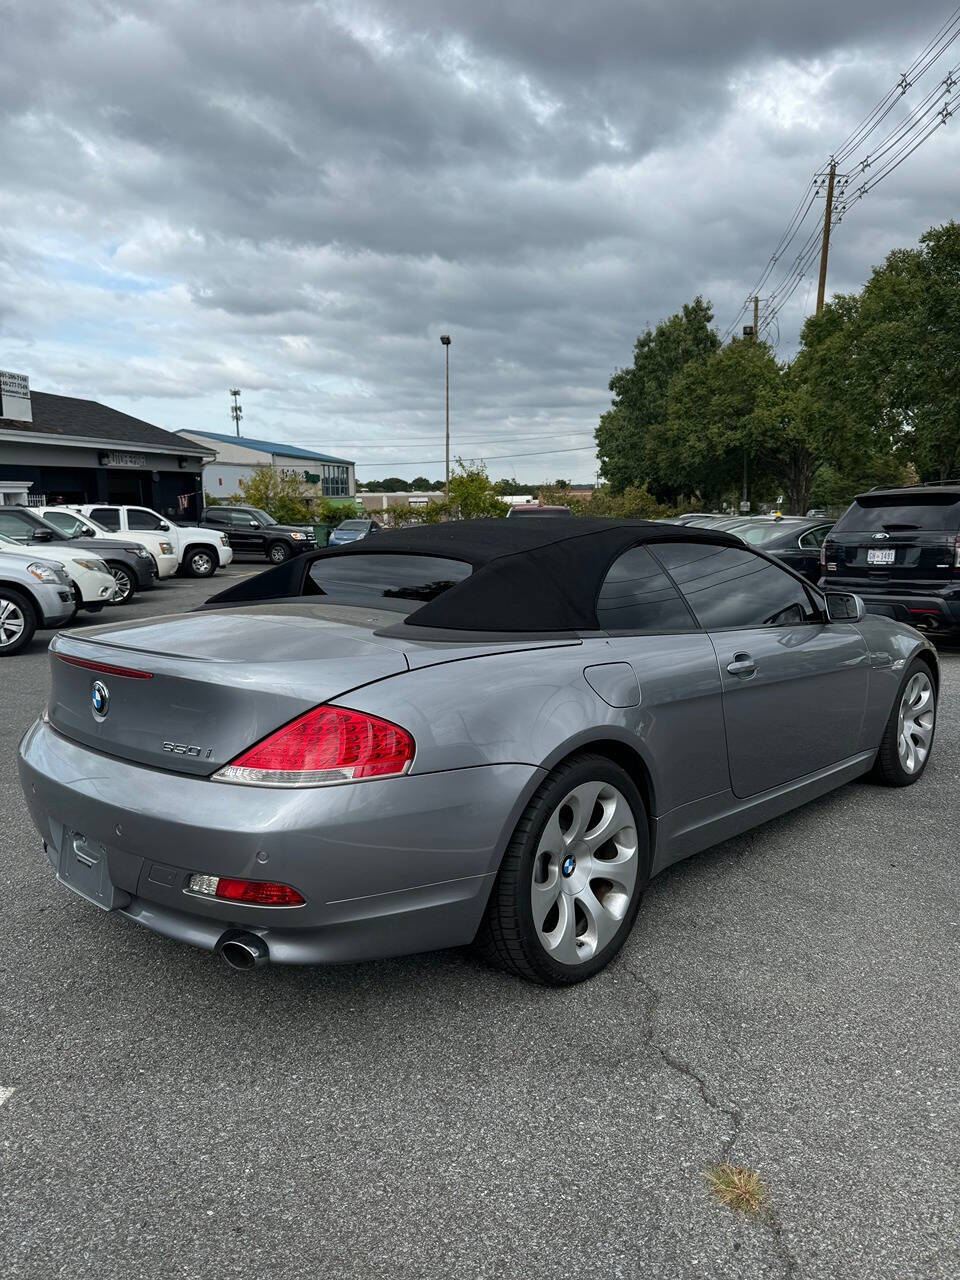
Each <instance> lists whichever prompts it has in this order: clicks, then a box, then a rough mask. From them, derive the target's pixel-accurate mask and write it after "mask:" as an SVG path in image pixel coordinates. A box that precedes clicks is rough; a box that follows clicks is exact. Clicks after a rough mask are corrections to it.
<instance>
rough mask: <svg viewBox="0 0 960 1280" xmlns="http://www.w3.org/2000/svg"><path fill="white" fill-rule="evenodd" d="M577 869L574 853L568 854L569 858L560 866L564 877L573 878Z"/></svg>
mask: <svg viewBox="0 0 960 1280" xmlns="http://www.w3.org/2000/svg"><path fill="white" fill-rule="evenodd" d="M576 869H577V860H576V858H575V857H574V856H573V854H572V853H569V854H567V856H566V857H565V858H564V860H563V862H562V864H561V866H560V870H561V871H562V872H563V874H564V876H572V875H573V873H574V871H576Z"/></svg>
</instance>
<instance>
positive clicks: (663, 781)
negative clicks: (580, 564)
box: [584, 546, 730, 813]
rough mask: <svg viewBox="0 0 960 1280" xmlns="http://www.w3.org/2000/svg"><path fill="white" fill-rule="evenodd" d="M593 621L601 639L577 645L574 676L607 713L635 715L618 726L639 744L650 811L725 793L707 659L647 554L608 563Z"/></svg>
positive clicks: (722, 748) (635, 552)
mask: <svg viewBox="0 0 960 1280" xmlns="http://www.w3.org/2000/svg"><path fill="white" fill-rule="evenodd" d="M597 620H598V622H599V623H600V626H601V627H602V628H603V629H604V631H605V632H606V633H607V637H608V638H607V640H605V641H604V642H603V643H602V644H601V643H599V642H598V641H596V640H590V641H585V649H584V657H585V659H587V660H588V665H587V666H586V667H585V670H584V678H585V680H586V681H587V683H588V684H589V685H590V686H591V688H592V689H593V690H594V692H595V693H597V695H598V696H599V697H600V698H602V699H603V701H604V702H606V703H608V704H609V705H610V706H612V707H622V708H630V707H631V706H635V707H636V708H637V710H636V711H635V712H633V711H628V712H627V720H628V723H629V722H632V723H634V724H635V726H636V730H635V731H636V733H637V734H638V736H639V738H640V739H641V741H640V742H638V744H637V745H638V749H639V750H640V752H641V755H643V757H644V759H645V760H646V761H647V765H648V768H649V769H650V772H651V775H652V776H653V780H654V790H655V792H656V796H657V807H658V812H660V813H671V812H673V811H675V810H677V809H679V808H680V807H681V806H683V805H689V804H690V803H691V802H696V801H701V800H705V799H707V798H708V797H710V796H716V795H718V794H719V793H721V792H722V793H727V792H728V791H729V786H730V783H729V776H728V772H727V761H726V745H725V741H724V726H723V705H722V698H721V693H722V689H721V682H720V674H719V671H718V669H717V658H716V654H715V652H714V649H713V646H712V644H711V643H710V640H709V638H708V637H707V635H705V634H704V632H703V631H702V629H701V628H700V626H699V625H698V623H697V621H696V619H695V618H694V616H693V614H692V612H691V610H690V609H689V608H688V607H687V605H686V604H685V603H684V600H683V598H682V597H681V595H680V593H679V592H678V591H677V589H676V587H675V586H674V585H673V583H672V582H671V581H670V579H669V577H668V576H667V575H666V573H665V572H664V571H663V569H662V567H661V566H660V565H659V564H658V563H657V561H656V560H654V558H653V557H652V556H651V554H650V551H649V549H648V548H647V547H645V546H637V547H632V548H630V550H628V551H625V552H623V553H622V554H621V555H620V556H618V557H617V559H616V560H614V562H613V563H612V564H611V566H610V568H609V569H608V570H607V573H606V576H605V578H604V580H603V583H602V585H601V588H600V592H599V595H598V597H597ZM631 671H632V672H633V677H632V680H631V678H630V673H631Z"/></svg>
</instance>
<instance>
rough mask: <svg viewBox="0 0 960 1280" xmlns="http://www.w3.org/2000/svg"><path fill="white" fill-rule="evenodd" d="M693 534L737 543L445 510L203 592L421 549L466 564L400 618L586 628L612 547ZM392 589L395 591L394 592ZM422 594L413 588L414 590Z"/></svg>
mask: <svg viewBox="0 0 960 1280" xmlns="http://www.w3.org/2000/svg"><path fill="white" fill-rule="evenodd" d="M665 541H670V542H695V543H703V544H708V545H707V547H706V548H705V553H706V554H710V551H709V548H710V547H713V548H714V549H715V548H717V547H718V546H719V547H738V548H739V549H741V550H742V549H743V543H742V542H741V541H740V539H739V538H736V537H733V536H732V535H730V534H726V533H720V532H717V533H714V532H712V531H711V530H710V529H698V528H696V527H694V526H691V525H668V524H655V523H653V522H652V521H649V520H588V519H579V518H577V517H572V516H571V517H569V518H566V517H562V516H558V517H556V518H552V519H549V520H546V519H544V520H530V521H526V520H451V521H448V522H447V523H446V524H438V525H422V526H420V527H414V528H410V529H396V530H390V531H386V532H383V533H378V534H377V537H376V540H375V541H373V540H371V539H369V538H366V539H363V540H362V541H360V542H353V543H348V544H347V545H346V546H339V547H336V548H328V549H327V550H325V551H320V552H318V553H317V554H316V555H305V556H297V557H295V558H294V559H292V560H288V561H287V562H286V563H285V564H283V565H280V566H278V567H277V568H276V569H268V570H267V571H266V572H265V573H260V574H257V575H256V576H255V577H253V578H247V579H245V580H244V581H243V582H241V583H238V584H237V585H235V586H233V587H229V588H228V589H227V590H226V591H222V592H220V594H219V595H216V596H214V597H213V598H212V599H211V600H209V601H208V602H207V605H208V606H209V607H214V608H215V607H217V606H218V605H222V604H247V603H254V602H256V601H262V600H271V599H272V600H277V599H289V598H291V597H294V596H300V595H317V594H321V595H322V594H323V592H322V589H320V588H318V587H317V585H316V584H315V583H313V582H312V579H311V578H310V576H309V573H308V570H309V567H310V565H311V564H312V563H313V562H314V561H315V560H318V559H325V558H326V557H328V556H358V555H359V556H364V555H384V554H390V555H403V554H406V555H423V556H432V557H437V558H438V559H450V560H461V561H466V562H467V563H468V564H469V565H471V566H472V569H473V572H472V573H471V574H470V576H469V577H466V578H464V579H462V580H461V581H459V582H457V583H456V584H455V585H450V586H449V587H446V589H444V590H443V591H442V593H437V594H435V595H433V596H432V598H428V599H427V600H426V603H424V604H423V606H422V607H421V608H418V609H416V610H415V611H414V612H412V613H410V614H409V615H408V616H407V617H406V618H405V619H404V622H403V625H405V626H409V627H434V628H440V629H443V630H451V631H496V632H518V631H522V632H545V631H546V632H553V631H562V632H567V631H574V632H576V631H594V630H597V629H598V628H599V623H598V621H597V596H598V594H599V591H600V587H601V584H602V583H603V579H604V576H605V575H606V572H607V570H608V569H609V567H610V565H611V564H612V563H613V561H614V560H615V559H616V557H617V556H618V555H620V553H621V552H623V551H626V550H628V549H629V548H630V547H635V546H638V545H641V544H646V543H656V542H665ZM397 594H398V596H399V595H400V593H399V592H398V593H397ZM419 598H422V597H419Z"/></svg>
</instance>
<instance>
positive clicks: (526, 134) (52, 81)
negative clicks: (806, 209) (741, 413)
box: [0, 0, 960, 480]
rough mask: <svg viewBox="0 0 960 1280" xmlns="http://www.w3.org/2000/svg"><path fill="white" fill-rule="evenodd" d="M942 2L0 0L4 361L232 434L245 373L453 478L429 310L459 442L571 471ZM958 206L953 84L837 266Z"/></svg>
mask: <svg viewBox="0 0 960 1280" xmlns="http://www.w3.org/2000/svg"><path fill="white" fill-rule="evenodd" d="M951 8H952V6H951V5H950V4H949V3H943V4H941V3H935V2H933V0H917V2H915V3H913V4H911V5H904V4H903V3H902V0H840V2H838V0H806V2H805V3H804V4H798V3H796V2H795V0H790V2H789V3H784V2H783V0H590V2H589V3H588V2H587V0H442V2H441V0H392V2H391V3H382V4H378V3H368V0H352V2H351V3H349V4H347V3H341V2H340V0H321V2H319V3H312V4H311V3H289V2H288V0H271V2H270V3H255V2H253V0H230V2H229V3H226V2H225V0H192V2H191V3H183V2H182V0H164V3H162V4H160V3H157V2H156V0H150V2H149V3H148V2H147V0H142V2H141V0H34V3H32V4H30V5H25V4H23V3H19V2H18V0H0V16H2V21H3V43H2V47H0V113H2V122H0V165H2V169H0V172H2V182H0V367H3V368H8V369H14V370H16V371H18V372H23V373H26V374H28V375H29V377H30V380H31V385H32V386H34V387H35V388H37V389H40V390H47V391H58V392H61V393H64V394H69V395H79V396H88V397H90V398H93V399H98V400H102V401H104V402H106V403H109V404H113V405H115V406H117V407H119V408H123V409H125V410H127V411H128V412H130V413H134V414H137V415H138V416H141V417H145V418H147V419H148V420H150V421H153V422H157V423H159V424H161V425H164V426H168V427H173V428H176V427H195V428H201V429H208V430H214V431H218V430H219V431H229V430H230V419H229V397H228V394H227V391H228V388H230V387H232V386H238V387H241V388H242V389H243V406H244V415H245V416H244V427H245V430H246V431H247V432H248V434H250V435H261V436H265V437H269V438H274V439H283V440H288V441H292V442H296V443H300V444H304V445H307V446H315V447H317V448H319V449H322V450H326V451H328V452H331V453H334V454H339V455H341V456H346V457H352V458H356V459H358V461H359V462H361V463H362V465H361V466H360V467H359V469H358V475H359V478H361V479H364V478H372V477H374V476H381V475H383V474H399V475H405V476H408V477H413V476H414V475H417V474H426V475H429V476H439V475H440V474H442V465H441V464H439V463H438V461H437V460H438V459H441V458H442V456H443V447H442V438H443V437H442V433H443V349H442V347H441V345H440V341H439V336H440V334H441V333H447V332H448V333H450V334H452V335H453V346H452V348H451V356H452V361H451V367H452V385H453V395H452V424H453V441H454V452H455V453H462V454H463V455H464V456H467V457H477V456H482V457H484V458H485V459H486V460H487V462H488V466H489V468H490V470H491V472H492V474H494V475H495V476H499V475H506V476H512V475H516V476H517V477H518V478H519V479H521V480H528V479H539V478H543V477H545V476H546V477H550V478H553V477H555V476H567V477H570V478H572V479H575V480H588V479H590V478H592V476H593V473H594V469H595V465H596V463H595V457H594V454H593V449H592V434H591V433H592V430H593V427H594V426H595V425H596V421H597V417H598V414H599V413H600V412H601V411H602V410H603V409H604V408H605V407H606V405H607V404H608V402H609V393H608V392H607V381H608V379H609V376H610V373H611V372H612V370H613V369H614V368H615V367H617V366H619V365H623V364H625V363H629V361H630V359H631V349H632V344H633V341H634V339H635V337H636V335H637V333H638V332H640V331H641V330H642V329H643V328H644V327H645V326H646V325H648V324H654V323H656V321H657V320H658V319H659V318H661V317H662V316H664V315H667V314H669V313H670V312H672V311H674V310H676V309H677V308H678V307H679V306H680V304H681V303H682V302H684V301H686V300H689V299H690V298H691V297H692V296H693V295H695V294H696V293H698V292H701V293H703V294H705V295H706V296H707V297H709V298H710V299H712V301H713V304H714V308H715V312H716V316H717V320H718V324H719V326H720V328H721V329H723V328H725V327H726V326H727V324H729V323H730V322H731V321H732V320H734V319H735V317H736V314H737V311H738V308H739V306H740V303H741V301H742V300H743V298H744V296H745V295H746V293H747V292H748V290H749V289H750V288H751V287H752V285H753V283H754V281H755V279H756V277H757V276H758V274H759V272H760V271H761V270H762V268H763V266H764V264H765V263H766V261H767V259H768V258H769V256H770V254H771V251H772V250H773V248H774V245H775V244H776V241H777V239H778V237H779V235H780V233H781V231H782V230H783V228H784V226H785V225H786V223H787V221H788V219H789V217H790V215H791V213H792V212H793V209H794V206H795V205H796V204H797V201H798V200H799V199H800V196H801V194H802V192H803V189H804V187H805V185H806V183H807V182H808V180H809V179H810V177H811V175H812V174H813V173H814V171H816V170H817V169H818V168H820V167H821V166H822V165H823V164H824V162H825V161H826V159H827V158H828V157H829V155H830V153H831V151H832V150H833V149H835V148H836V147H837V146H838V145H839V144H840V142H841V141H842V140H843V138H844V137H845V135H847V134H848V133H849V132H850V130H851V129H852V128H853V127H854V125H855V124H856V123H857V122H858V120H859V119H860V118H861V117H862V116H864V115H865V113H866V112H868V111H869V110H870V108H871V107H872V106H873V105H874V103H875V102H876V101H877V100H878V99H880V98H881V97H882V95H883V94H884V93H885V92H886V91H887V89H888V88H889V87H890V86H891V85H893V84H894V83H895V82H896V80H897V77H898V76H899V75H900V73H901V72H902V71H903V69H904V68H905V67H906V66H907V65H909V64H910V63H911V62H912V60H913V58H914V57H915V55H916V54H917V53H918V52H919V51H920V49H921V48H922V47H923V46H924V45H925V44H926V43H927V41H928V40H929V39H930V37H931V36H932V35H933V34H934V32H935V31H936V29H937V28H938V27H939V26H940V25H941V24H942V23H943V22H944V21H945V20H946V19H947V18H948V17H949V16H950V12H951ZM957 63H960V40H958V41H957V43H956V44H955V45H954V46H953V48H951V49H950V50H949V51H948V52H947V54H946V55H945V57H944V58H943V59H942V61H941V64H938V65H937V67H936V68H934V69H932V70H931V71H930V72H929V73H928V76H927V77H926V78H925V79H924V80H923V81H921V82H920V83H918V85H917V86H915V88H914V90H912V91H911V92H912V95H913V96H912V97H911V96H910V95H908V96H907V98H905V99H904V103H905V108H904V109H909V107H910V106H912V105H913V104H914V103H916V102H917V101H919V100H920V98H921V97H922V96H923V95H924V94H925V93H926V92H927V88H928V86H932V85H933V84H935V82H936V80H937V78H938V77H939V76H940V75H942V74H944V73H945V72H946V70H947V69H948V67H950V66H954V65H956V64H957ZM955 96H956V97H957V100H958V102H960V89H958V90H957V91H956V94H955ZM898 109H899V108H898ZM895 118H896V116H893V117H891V120H890V123H892V121H893V119H895ZM958 211H960V112H958V118H957V119H956V120H955V121H951V122H950V123H949V124H948V125H947V126H946V127H944V128H942V129H940V130H938V132H937V133H936V135H935V136H934V137H933V138H931V140H930V141H929V142H928V143H927V144H925V145H924V146H923V147H922V148H921V149H920V150H919V151H918V152H917V153H916V155H914V156H913V157H912V158H911V159H910V160H909V161H908V162H907V163H905V164H904V165H903V166H902V167H901V168H900V169H899V170H898V171H897V172H896V173H895V174H893V175H892V176H891V177H890V178H889V179H888V180H887V181H885V182H884V183H883V184H882V185H880V186H879V187H878V188H877V190H876V191H875V192H873V193H871V194H870V196H869V197H868V198H867V199H865V200H863V201H861V202H860V203H858V205H857V207H856V208H855V209H854V210H853V211H852V212H851V213H850V214H849V215H848V217H847V218H845V220H844V222H843V224H842V225H841V226H840V228H839V229H838V232H837V235H836V238H835V253H834V255H833V257H832V260H831V277H830V284H831V286H832V287H833V288H837V289H850V288H855V287H857V286H858V285H859V284H861V283H862V282H863V280H864V279H865V278H866V276H867V275H868V274H869V270H870V266H871V264H873V263H875V262H878V261H880V260H882V258H883V256H884V255H885V254H886V252H887V251H888V250H889V249H890V248H892V247H894V246H895V245H902V244H910V243H913V242H915V240H916V238H917V236H918V235H920V234H921V233H922V232H923V230H924V229H925V228H926V227H927V226H929V225H931V224H932V223H936V222H941V221H944V220H946V219H947V218H949V217H951V216H960V212H958ZM814 293H815V287H814V289H811V288H810V287H809V281H808V280H804V281H803V282H802V284H801V287H800V288H799V289H798V290H797V292H796V294H795V295H794V298H793V300H792V303H791V305H790V306H788V307H787V308H785V309H784V311H783V312H782V313H781V314H780V316H779V326H780V346H779V350H780V351H781V353H782V354H784V355H785V356H786V355H788V354H789V352H790V350H791V348H792V346H793V344H794V343H795V340H796V335H797V331H798V329H799V325H800V322H801V320H802V316H803V314H804V310H805V308H806V309H807V310H809V308H810V306H812V304H813V296H814ZM504 455H514V456H509V457H508V456H504ZM524 455H525V456H524Z"/></svg>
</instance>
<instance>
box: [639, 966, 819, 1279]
mask: <svg viewBox="0 0 960 1280" xmlns="http://www.w3.org/2000/svg"><path fill="white" fill-rule="evenodd" d="M623 968H625V969H626V971H627V973H629V974H630V976H631V977H632V978H634V979H636V981H637V983H638V984H639V986H640V987H642V988H643V991H644V992H645V993H646V997H647V1001H646V1008H645V1010H644V1017H645V1022H646V1027H645V1031H644V1038H645V1040H646V1042H647V1044H649V1045H650V1046H651V1048H653V1049H655V1050H656V1052H657V1054H658V1055H659V1057H660V1059H661V1060H662V1061H663V1062H664V1063H665V1064H666V1065H667V1066H668V1067H669V1068H670V1069H671V1070H672V1071H676V1072H677V1073H678V1074H679V1075H682V1076H685V1077H686V1079H688V1080H691V1081H692V1082H693V1083H694V1084H695V1085H696V1086H697V1092H698V1093H699V1094H700V1097H701V1098H702V1099H703V1101H704V1103H705V1105H706V1106H707V1107H708V1108H709V1109H710V1110H711V1111H717V1112H720V1113H721V1114H722V1115H724V1116H725V1117H726V1119H727V1122H728V1124H729V1127H730V1132H729V1134H728V1135H727V1137H726V1138H725V1140H724V1141H723V1143H722V1144H721V1146H720V1161H719V1162H720V1163H721V1164H722V1163H723V1162H724V1161H727V1160H729V1159H730V1153H731V1152H732V1150H733V1148H734V1146H735V1145H736V1142H737V1139H738V1138H739V1137H740V1134H741V1131H742V1129H743V1125H744V1115H743V1111H742V1109H741V1108H740V1107H738V1106H737V1105H736V1103H733V1102H726V1101H724V1099H723V1098H721V1097H719V1096H718V1095H717V1094H716V1093H715V1092H714V1091H713V1090H712V1089H711V1088H710V1086H709V1085H708V1083H707V1081H706V1079H705V1077H704V1076H703V1074H702V1073H701V1072H700V1071H698V1070H697V1068H696V1067H695V1066H693V1064H692V1063H689V1062H686V1061H685V1060H684V1059H683V1058H681V1057H679V1056H678V1055H677V1054H674V1053H672V1052H671V1051H670V1050H669V1049H666V1048H665V1047H664V1046H663V1045H662V1044H660V1043H659V1042H658V1041H656V1040H655V1039H654V1035H655V1031H656V1021H657V1013H658V1010H659V1008H660V1005H661V1003H662V996H661V994H660V992H659V991H657V990H656V988H655V987H652V986H651V985H650V983H649V982H648V981H647V979H646V978H645V977H644V976H643V974H641V973H639V972H638V971H637V970H636V969H635V968H633V967H632V966H631V965H624V966H623ZM757 1221H759V1222H761V1223H762V1224H763V1225H764V1226H765V1227H766V1228H767V1230H768V1231H769V1233H770V1236H771V1238H772V1241H773V1247H774V1252H775V1253H776V1256H777V1257H778V1258H779V1260H780V1262H781V1263H782V1264H783V1268H784V1277H785V1280H795V1277H798V1276H799V1275H800V1264H799V1263H798V1262H797V1259H796V1258H795V1256H794V1255H793V1253H792V1251H791V1249H790V1246H789V1245H788V1243H787V1239H786V1233H785V1231H784V1227H783V1223H782V1222H781V1221H780V1216H779V1214H778V1213H777V1211H776V1210H775V1209H773V1208H770V1207H769V1206H768V1207H767V1208H766V1209H764V1210H763V1211H762V1212H761V1213H759V1214H757Z"/></svg>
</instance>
